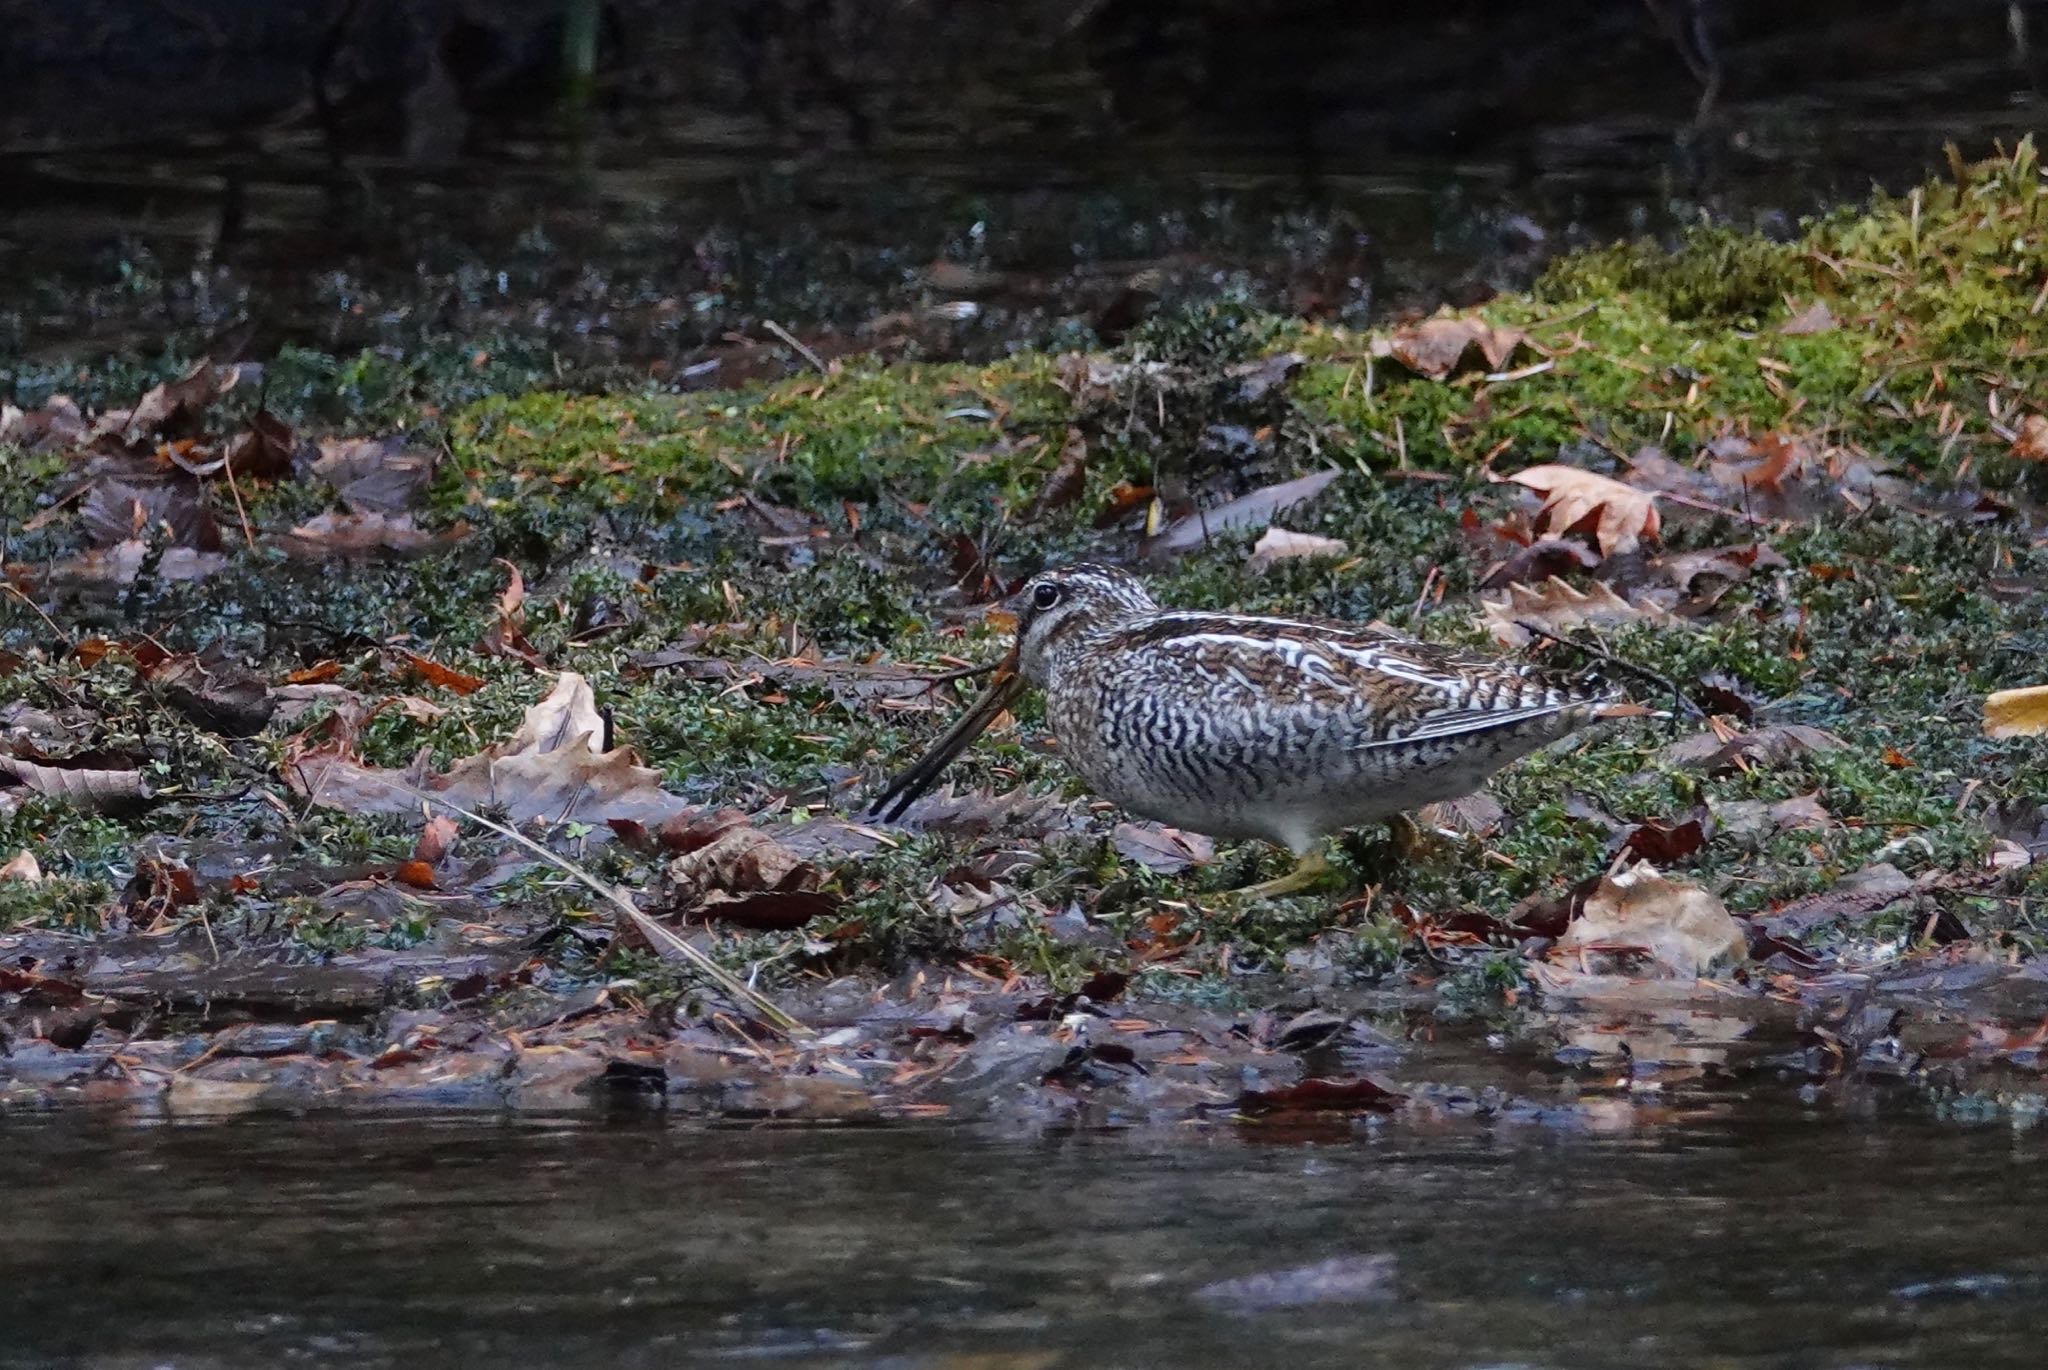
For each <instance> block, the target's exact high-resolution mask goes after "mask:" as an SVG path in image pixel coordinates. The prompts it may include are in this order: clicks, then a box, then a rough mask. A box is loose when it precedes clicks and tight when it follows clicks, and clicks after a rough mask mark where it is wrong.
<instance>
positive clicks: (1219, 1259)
mask: <svg viewBox="0 0 2048 1370" xmlns="http://www.w3.org/2000/svg"><path fill="white" fill-rule="evenodd" d="M2043 1150H2044V1145H2043V1142H2042V1139H2041V1138H2040V1137H2038V1136H2036V1135H2032V1134H2023V1133H2013V1132H2009V1131H2006V1130H2003V1129H1992V1128H1982V1129H1966V1128H1956V1127H1946V1126H1939V1125H1935V1124H1932V1123H1919V1122H1914V1121H1902V1120H1898V1119H1893V1120H1891V1121H1888V1122H1887V1123H1885V1124H1884V1125H1882V1126H1875V1125H1868V1124H1862V1123H1857V1122H1850V1121H1844V1120H1843V1119H1842V1118H1841V1117H1840V1115H1839V1114H1835V1115H1830V1116H1825V1117H1824V1116H1820V1115H1807V1114H1803V1113H1801V1112H1798V1111H1796V1110H1791V1111H1776V1112H1774V1111H1773V1110H1771V1109H1769V1108H1758V1107H1751V1108H1746V1109H1745V1110H1743V1112H1742V1115H1741V1117H1740V1119H1739V1120H1731V1121H1718V1122H1713V1123H1709V1124H1705V1125H1690V1126H1688V1127H1687V1128H1682V1129H1662V1130H1652V1131H1643V1132H1638V1133H1631V1134H1624V1135H1611V1136H1589V1135H1582V1134H1567V1135H1560V1134H1556V1133H1548V1132H1540V1131H1534V1130H1502V1129H1494V1130H1488V1129H1484V1128H1476V1127H1475V1128H1462V1127H1461V1128H1459V1129H1457V1130H1453V1131H1447V1132H1440V1133H1430V1132H1425V1131H1418V1130H1416V1129H1415V1128H1414V1127H1413V1126H1412V1125H1391V1126H1389V1127H1387V1128H1386V1129H1385V1130H1383V1131H1381V1132H1378V1133H1375V1134H1369V1135H1363V1136H1361V1139H1360V1140H1358V1141H1356V1142H1354V1143H1350V1144H1344V1145H1305V1144H1263V1145H1262V1144H1259V1142H1258V1139H1257V1136H1256V1134H1235V1133H1222V1134H1216V1135H1210V1134H1204V1135H1201V1136H1196V1137H1188V1136H1170V1137H1160V1136H1158V1135H1156V1134H1155V1135H1146V1134H1083V1135H1070V1136H1066V1137H1062V1138H1057V1139H1054V1140H1049V1141H1040V1142H1033V1143H1028V1144H1019V1143H1014V1142H998V1141H993V1140H990V1139H988V1138H986V1137H985V1136H983V1135H981V1134H978V1133H976V1132H974V1131H971V1130H966V1129H944V1128H925V1127H890V1128H875V1129H867V1130H850V1131H821V1130H792V1129H775V1128H768V1129H760V1130H752V1129H744V1128H724V1129H711V1130H703V1129H695V1128H679V1127H673V1126H663V1125H660V1124H655V1123H651V1122H649V1123H643V1122H638V1121H633V1122H626V1123H620V1124H614V1125H589V1124H577V1125H560V1126H553V1125H536V1124H534V1123H531V1122H515V1123H505V1124H502V1125H490V1124H477V1123H473V1122H460V1123H457V1122H422V1121H421V1120H419V1119H416V1118H413V1119H405V1120H391V1119H376V1118H357V1119H348V1120H337V1119H326V1118H319V1119H306V1120H283V1121H280V1120H277V1119H270V1120H255V1119H252V1120H246V1121H241V1122H235V1123H229V1124H215V1125H203V1126H195V1125H178V1126H170V1125H165V1126H153V1127H152V1126H140V1127H138V1126H133V1125H130V1124H126V1123H113V1122H110V1121H107V1120H103V1119H96V1118H93V1117H90V1116H84V1115H67V1116H62V1117H15V1118H10V1119H7V1120H5V1122H4V1124H0V1191H4V1192H5V1193H6V1194H7V1195H8V1196H9V1197H8V1200H7V1208H8V1221H7V1223H6V1227H5V1230H4V1234H0V1326H4V1327H6V1328H7V1329H8V1334H7V1336H6V1337H5V1338H4V1339H0V1364H4V1365H9V1366H12V1365H46V1364H67V1365H95V1366H100V1365H120V1366H128V1365H138V1366H139V1365H152V1366H154V1365H166V1366H241V1365H265V1366H268V1365H280V1364H302V1365H332V1366H344V1365H346V1366H357V1365H364V1366H375V1365H416V1364H482V1363H510V1364H545V1365H573V1366H581V1365H591V1366H599V1365H602V1366H607V1367H628V1368H630V1367H639V1366H656V1365H662V1366H672V1365H685V1364H713V1363H725V1362H738V1363H771V1364H778V1365H791V1366H806V1367H809V1366H817V1367H825V1366H890V1367H923V1366H930V1367H954V1368H955V1370H967V1368H968V1367H975V1370H1027V1368H1028V1367H1048V1368H1049V1367H1057V1366H1082V1365H1088V1366H1123V1365H1133V1366H1135V1365H1177V1366H1228V1365H1251V1364H1289V1365H1297V1366H1300V1365H1347V1366H1348V1365H1397V1366H1445V1367H1451V1366H1500V1365H1526V1366H1557V1367H1596V1366H1617V1367H1620V1366H1630V1367H1634V1366H1642V1365H1650V1364H1656V1365H1690V1364H1707V1363H1712V1364H1715V1365H1722V1366H1787V1367H1790V1366H1802V1367H1804V1366H1839V1367H1847V1366H1862V1365H1872V1366H1875V1365H1883V1366H1952V1365H1969V1366H2001V1365H2030V1366H2031V1365H2038V1364H2039V1363H2040V1349H2039V1348H2040V1343H2039V1335H2040V1329H2041V1327H2042V1325H2043V1318H2044V1315H2048V1254H2044V1252H2043V1250H2042V1245H2041V1241H2040V1234H2041V1232H2042V1230H2043V1225H2044V1223H2048V1193H2044V1191H2043V1189H2042V1187H2041V1186H2040V1185H2039V1184H2038V1183H2036V1180H2035V1176H2036V1175H2037V1174H2038V1170H2039V1167H2040V1164H2041V1162H2042V1159H2043V1154H2042V1153H2043ZM1377 1254H1385V1255H1388V1256H1391V1257H1392V1258H1393V1270H1394V1273H1393V1276H1392V1281H1391V1288H1390V1289H1389V1290H1388V1291H1387V1293H1388V1295H1389V1297H1387V1298H1384V1299H1378V1300H1367V1301H1362V1302H1349V1303H1346V1302H1325V1303H1317V1304H1309V1305H1304V1306H1296V1307H1279V1308H1271V1309H1260V1308H1254V1307H1244V1306H1240V1305H1234V1304H1231V1303H1228V1302H1219V1301H1217V1300H1215V1299H1213V1298H1203V1297H1200V1296H1198V1294H1197V1291H1198V1290H1200V1289H1202V1288H1203V1287H1204V1286H1206V1285H1209V1284H1211V1283H1213V1282H1215V1281H1218V1280H1223V1279H1230V1278H1234V1277H1238V1276H1243V1275H1246V1274H1251V1273H1256V1272H1270V1271H1276V1270H1284V1269H1287V1268H1289V1267H1297V1266H1302V1265H1306V1264H1310V1263H1315V1262H1319V1261H1323V1260H1326V1259H1329V1258H1332V1257H1346V1256H1348V1257H1362V1256H1371V1255H1377Z"/></svg>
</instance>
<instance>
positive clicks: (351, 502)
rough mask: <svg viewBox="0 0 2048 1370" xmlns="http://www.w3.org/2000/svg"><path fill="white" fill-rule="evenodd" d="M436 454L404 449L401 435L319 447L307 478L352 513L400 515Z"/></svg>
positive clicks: (419, 487) (427, 475)
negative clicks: (316, 479)
mask: <svg viewBox="0 0 2048 1370" xmlns="http://www.w3.org/2000/svg"><path fill="white" fill-rule="evenodd" d="M436 459H437V454H436V453H434V452H430V451H423V450H421V449H418V448H413V447H408V446H407V445H406V440H405V438H404V437H403V436H401V435H393V436H391V437H387V438H344V439H340V440H330V441H327V442H323V443H321V444H320V455H319V457H318V458H317V459H315V461H314V462H313V474H314V475H316V476H318V477H320V479H322V480H324V481H326V482H327V483H328V484H329V485H331V486H333V487H334V493H335V494H337V495H339V496H340V497H341V502H342V503H343V504H345V505H347V506H348V507H349V510H350V512H352V513H357V514H402V513H404V512H405V511H406V510H407V509H409V508H411V507H412V502H413V499H414V497H415V496H417V495H418V494H419V492H420V491H421V490H423V489H425V488H426V484H427V482H428V481H429V480H432V479H433V476H434V464H435V461H436Z"/></svg>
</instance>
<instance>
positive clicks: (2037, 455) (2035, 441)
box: [2012, 414, 2048, 461]
mask: <svg viewBox="0 0 2048 1370" xmlns="http://www.w3.org/2000/svg"><path fill="white" fill-rule="evenodd" d="M2012 454H2013V455H2014V456H2016V457H2018V458H2019V459H2020V460H2021V461H2048V418H2043V417H2042V416H2041V415H2039V414H2029V415H2027V416H2026V417H2025V418H2023V419H2021V420H2020V427H2019V432H2018V433H2017V434H2015V435H2014V437H2013V440H2012Z"/></svg>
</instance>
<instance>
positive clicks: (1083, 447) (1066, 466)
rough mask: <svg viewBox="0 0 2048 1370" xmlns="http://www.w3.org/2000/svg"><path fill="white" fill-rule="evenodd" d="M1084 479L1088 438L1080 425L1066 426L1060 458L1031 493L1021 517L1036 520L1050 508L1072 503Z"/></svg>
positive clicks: (1079, 492) (1047, 512) (1029, 521)
mask: <svg viewBox="0 0 2048 1370" xmlns="http://www.w3.org/2000/svg"><path fill="white" fill-rule="evenodd" d="M1087 482H1088V440H1087V439H1086V438H1085V437H1083V436H1082V434H1081V430H1080V429H1078V428H1069V429H1068V430H1067V440H1066V442H1065V443H1064V444H1062V445H1061V447H1060V459H1059V461H1058V462H1057V463H1056V464H1055V465H1054V466H1053V469H1052V471H1051V472H1050V473H1048V474H1047V476H1046V478H1045V484H1044V485H1041V486H1040V487H1038V493H1037V494H1036V495H1035V496H1033V497H1032V500H1031V505H1030V507H1029V508H1028V509H1026V510H1025V511H1024V521H1025V522H1026V523H1036V522H1038V521H1039V520H1040V519H1042V518H1044V517H1045V516H1046V515H1047V514H1050V513H1051V512H1052V511H1053V510H1055V509H1060V508H1064V507H1065V506H1066V505H1069V504H1072V503H1073V502H1074V501H1075V500H1077V499H1079V498H1080V497H1081V490H1082V487H1083V486H1085V485H1086V484H1087Z"/></svg>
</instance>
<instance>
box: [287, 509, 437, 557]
mask: <svg viewBox="0 0 2048 1370" xmlns="http://www.w3.org/2000/svg"><path fill="white" fill-rule="evenodd" d="M468 534H469V525H468V524H466V523H462V522H457V523H456V524H454V525H453V526H452V527H450V528H447V529H444V530H443V531H441V532H438V533H429V532H427V531H425V530H424V529H421V528H416V527H414V526H413V521H412V515H410V514H322V515H320V516H319V517H318V518H315V519H309V520H308V521H307V522H305V523H303V524H300V525H299V526H298V527H297V528H294V529H292V530H291V531H290V532H289V533H281V534H279V535H278V537H277V545H278V546H280V547H282V548H283V549H284V550H285V552H286V553H287V554H288V555H290V556H295V557H298V558H300V559H301V560H305V561H318V560H322V559H324V558H327V557H363V556H369V555H371V554H373V553H377V552H396V553H399V554H400V555H407V556H415V555H419V554H421V553H424V552H432V551H437V550H439V549H441V548H443V547H448V546H451V545H452V544H454V543H456V542H459V541H461V540H462V539H463V538H464V537H466V536H468Z"/></svg>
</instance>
